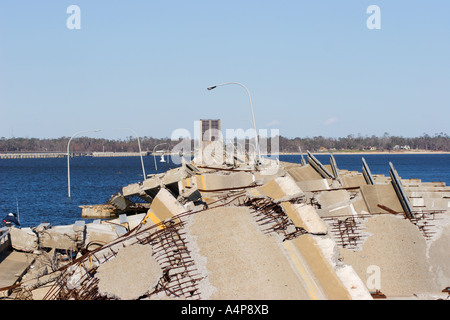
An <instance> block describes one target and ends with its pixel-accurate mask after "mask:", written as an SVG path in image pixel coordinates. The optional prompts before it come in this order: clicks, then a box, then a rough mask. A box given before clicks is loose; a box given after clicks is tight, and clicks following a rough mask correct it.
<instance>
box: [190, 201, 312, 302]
mask: <svg viewBox="0 0 450 320" xmlns="http://www.w3.org/2000/svg"><path fill="white" fill-rule="evenodd" d="M189 230H190V233H191V234H192V236H193V237H194V238H193V239H195V243H194V241H191V243H193V244H192V245H195V246H197V247H198V254H199V255H200V256H203V257H205V259H204V263H205V264H206V265H205V266H204V268H206V270H207V272H208V274H209V276H208V281H209V283H210V285H211V286H212V287H214V288H215V290H212V291H213V294H212V295H211V296H210V297H209V298H210V299H225V300H226V299H310V296H309V295H308V294H307V292H305V290H304V289H303V286H302V284H301V282H300V280H299V278H298V277H297V275H296V273H295V272H294V270H293V269H292V267H291V265H290V263H289V261H288V260H287V259H286V257H285V256H284V255H283V253H282V252H281V251H280V246H279V243H278V240H277V239H276V238H275V237H272V236H269V235H264V234H262V233H261V232H260V230H259V229H258V226H257V225H256V224H255V223H254V222H253V221H252V220H251V216H250V214H249V212H248V210H247V209H246V208H220V209H213V210H207V211H204V212H200V213H198V214H196V215H195V216H193V217H192V222H191V223H190V226H189Z"/></svg>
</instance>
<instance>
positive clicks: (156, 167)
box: [152, 142, 168, 170]
mask: <svg viewBox="0 0 450 320" xmlns="http://www.w3.org/2000/svg"><path fill="white" fill-rule="evenodd" d="M164 144H168V143H167V142H164V143H159V144H157V145H156V146H155V147H154V148H153V152H152V153H153V160H154V161H155V170H158V166H157V165H156V158H155V149H156V147H157V146H162V145H164Z"/></svg>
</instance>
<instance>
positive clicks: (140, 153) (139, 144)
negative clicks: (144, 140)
mask: <svg viewBox="0 0 450 320" xmlns="http://www.w3.org/2000/svg"><path fill="white" fill-rule="evenodd" d="M121 129H123V130H130V131H131V132H133V133H134V135H135V136H136V139H137V141H138V146H139V155H140V156H141V165H142V174H143V175H144V180H145V179H146V178H147V176H146V174H145V168H144V159H142V150H141V142H140V139H139V136H138V134H137V133H136V131H134V130H133V129H130V128H121Z"/></svg>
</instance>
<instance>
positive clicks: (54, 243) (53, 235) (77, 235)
mask: <svg viewBox="0 0 450 320" xmlns="http://www.w3.org/2000/svg"><path fill="white" fill-rule="evenodd" d="M38 236H39V246H40V247H42V248H55V249H64V250H72V251H76V250H77V249H78V248H79V247H80V246H81V245H82V244H83V242H84V233H83V232H79V231H78V230H77V231H75V230H74V226H73V225H67V226H55V227H52V228H49V229H46V230H42V231H39V232H38Z"/></svg>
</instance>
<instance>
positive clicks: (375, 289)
mask: <svg viewBox="0 0 450 320" xmlns="http://www.w3.org/2000/svg"><path fill="white" fill-rule="evenodd" d="M307 158H308V162H307V163H306V162H305V163H303V164H294V163H285V162H279V161H272V160H268V159H265V160H264V162H263V164H262V165H260V166H254V165H250V164H248V163H243V162H239V163H235V164H233V165H228V164H221V165H220V164H216V165H215V166H214V167H211V166H208V165H205V164H202V163H195V162H194V161H193V162H192V163H183V165H182V166H181V167H179V168H177V169H172V170H169V171H167V172H165V173H163V174H157V175H152V176H149V177H148V178H147V179H145V180H144V181H142V182H140V183H136V184H131V185H128V186H125V187H123V188H122V191H121V193H118V194H116V195H113V196H112V197H111V199H110V200H109V201H108V203H107V204H104V205H95V206H85V207H83V213H82V216H83V217H85V218H87V217H89V218H92V217H95V218H97V219H98V220H96V221H94V222H93V223H84V221H79V222H76V223H75V224H74V225H71V226H56V227H52V226H49V225H40V226H38V227H36V228H32V229H30V228H23V229H16V228H11V230H10V239H11V246H12V248H13V249H14V250H15V251H19V252H28V253H32V254H33V255H34V256H33V261H32V263H31V264H30V266H29V267H28V268H27V270H26V271H25V272H24V274H23V275H22V276H21V277H20V278H18V279H17V281H16V282H15V283H14V284H11V285H10V286H8V287H4V288H2V289H1V290H0V291H3V292H5V293H6V292H7V294H4V295H5V296H9V297H11V298H12V297H14V298H16V299H45V300H58V299H63V300H64V299H80V300H94V299H125V300H130V299H133V300H134V299H212V300H214V299H222V300H227V299H285V300H287V299H374V298H385V299H396V298H413V299H448V293H447V291H446V288H447V287H449V286H450V263H449V261H450V250H449V244H450V211H449V209H448V207H449V200H450V189H449V188H448V187H447V186H445V184H443V183H423V182H421V181H420V180H402V179H400V177H399V176H398V174H397V172H396V171H395V168H394V167H393V165H392V164H390V166H391V174H390V177H386V176H384V175H372V174H371V172H370V169H369V168H368V166H367V164H366V163H365V161H364V160H363V167H362V172H353V171H346V170H340V169H338V167H337V164H336V161H335V160H334V157H333V156H331V157H330V165H324V164H322V163H320V162H319V161H318V160H317V159H316V158H315V157H314V156H313V155H312V154H310V153H309V152H308V157H307ZM100 218H101V219H106V220H102V221H101V220H100ZM0 267H1V264H0Z"/></svg>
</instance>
